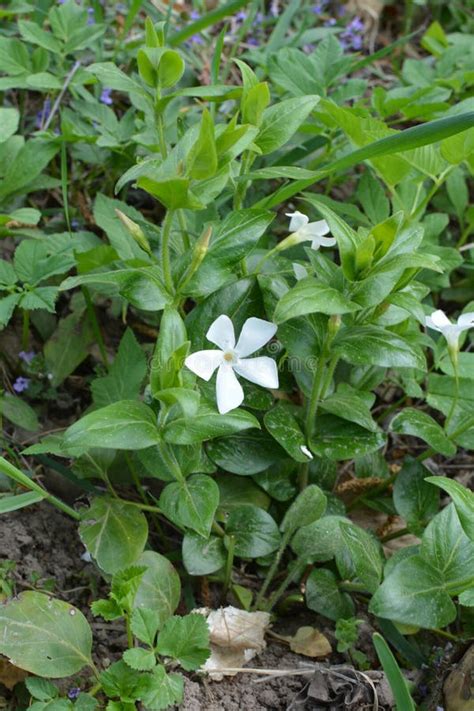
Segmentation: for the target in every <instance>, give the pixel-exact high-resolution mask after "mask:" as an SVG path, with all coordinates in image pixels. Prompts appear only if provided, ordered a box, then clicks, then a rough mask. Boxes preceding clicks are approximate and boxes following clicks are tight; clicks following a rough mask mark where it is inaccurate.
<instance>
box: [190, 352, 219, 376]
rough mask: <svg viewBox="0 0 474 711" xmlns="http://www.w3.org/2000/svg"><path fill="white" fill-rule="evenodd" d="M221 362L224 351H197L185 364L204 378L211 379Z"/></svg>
mask: <svg viewBox="0 0 474 711" xmlns="http://www.w3.org/2000/svg"><path fill="white" fill-rule="evenodd" d="M221 363H222V351H197V352H196V353H191V355H189V356H188V357H187V358H186V360H185V361H184V365H185V366H186V367H187V368H189V370H192V371H193V373H195V374H196V375H198V376H199V377H200V378H202V379H203V380H210V379H211V378H212V375H213V373H214V371H215V369H216V368H217V367H218V366H219V365H220V364H221Z"/></svg>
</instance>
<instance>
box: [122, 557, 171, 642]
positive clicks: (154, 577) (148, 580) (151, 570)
mask: <svg viewBox="0 0 474 711" xmlns="http://www.w3.org/2000/svg"><path fill="white" fill-rule="evenodd" d="M136 565H138V566H146V571H145V572H144V574H143V575H142V578H141V581H140V584H139V586H138V590H137V592H136V595H135V598H134V601H133V607H134V615H135V613H137V614H136V615H135V617H134V618H133V619H134V624H135V625H139V624H141V626H143V624H144V622H146V615H147V614H148V612H147V611H149V610H151V611H152V614H153V615H154V618H153V622H154V624H153V626H154V627H156V629H159V628H160V627H161V626H162V625H163V623H164V622H165V620H167V619H168V618H169V617H171V615H172V614H173V613H174V612H175V610H176V608H177V607H178V604H179V599H180V596H181V583H180V579H179V575H178V573H177V572H176V570H175V568H174V567H173V565H172V564H171V563H170V562H169V560H168V559H167V558H165V556H163V555H160V554H159V553H156V552H155V551H145V552H144V553H142V554H141V556H140V557H139V558H138V559H137V560H136ZM139 612H142V613H143V616H142V617H140V618H139V617H138V613H139ZM148 624H149V623H148Z"/></svg>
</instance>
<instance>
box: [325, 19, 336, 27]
mask: <svg viewBox="0 0 474 711" xmlns="http://www.w3.org/2000/svg"><path fill="white" fill-rule="evenodd" d="M335 24H336V19H335V18H334V17H330V18H329V20H326V22H325V23H324V27H334V25H335Z"/></svg>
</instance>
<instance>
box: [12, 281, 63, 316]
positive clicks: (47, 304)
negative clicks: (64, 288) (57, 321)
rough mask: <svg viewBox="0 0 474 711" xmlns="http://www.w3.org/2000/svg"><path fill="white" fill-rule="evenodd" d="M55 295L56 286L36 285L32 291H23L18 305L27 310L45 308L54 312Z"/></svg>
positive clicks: (56, 291) (56, 292)
mask: <svg viewBox="0 0 474 711" xmlns="http://www.w3.org/2000/svg"><path fill="white" fill-rule="evenodd" d="M57 297H58V289H57V287H55V286H37V287H36V288H35V289H34V290H33V291H27V292H24V293H23V295H22V297H21V299H20V302H19V304H18V305H19V306H21V308H22V309H25V310H27V311H34V310H35V309H45V310H46V311H49V313H51V314H54V313H55V312H56V308H55V303H56V299H57Z"/></svg>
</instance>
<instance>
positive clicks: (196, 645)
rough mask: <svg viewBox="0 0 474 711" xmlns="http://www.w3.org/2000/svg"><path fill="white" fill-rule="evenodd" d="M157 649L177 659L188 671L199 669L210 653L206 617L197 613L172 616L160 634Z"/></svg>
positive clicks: (162, 653) (160, 652)
mask: <svg viewBox="0 0 474 711" xmlns="http://www.w3.org/2000/svg"><path fill="white" fill-rule="evenodd" d="M156 649H157V651H158V653H159V654H161V655H162V656H163V657H171V658H172V659H176V660H177V661H178V662H179V663H180V664H181V666H182V667H183V669H186V671H192V670H194V669H199V667H201V666H202V665H203V664H204V663H205V661H206V659H207V658H208V657H209V655H210V650H209V627H208V625H207V622H206V619H205V617H203V615H199V614H196V613H194V614H190V615H186V616H185V617H177V616H175V617H170V618H169V619H168V620H166V622H165V624H164V625H163V629H162V630H161V632H160V634H159V635H158V643H157V645H156Z"/></svg>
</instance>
